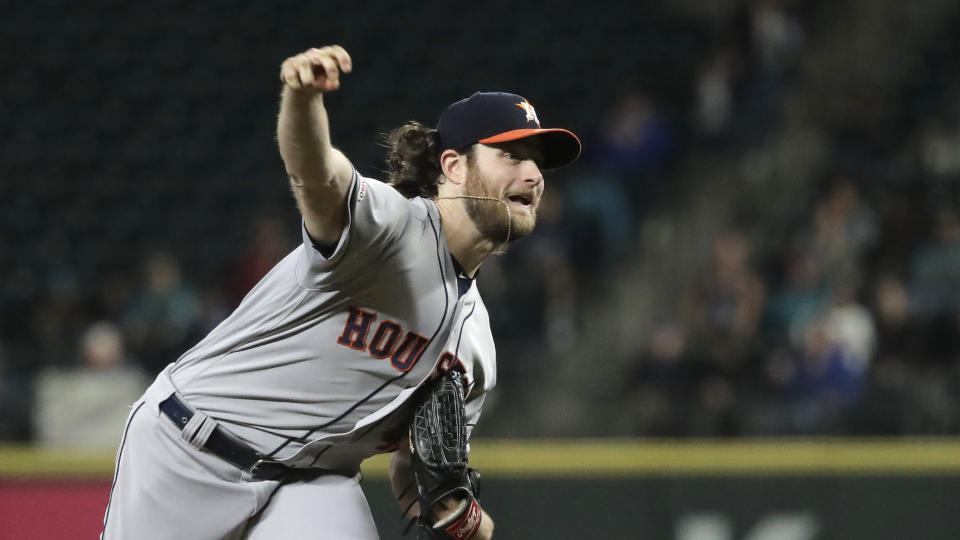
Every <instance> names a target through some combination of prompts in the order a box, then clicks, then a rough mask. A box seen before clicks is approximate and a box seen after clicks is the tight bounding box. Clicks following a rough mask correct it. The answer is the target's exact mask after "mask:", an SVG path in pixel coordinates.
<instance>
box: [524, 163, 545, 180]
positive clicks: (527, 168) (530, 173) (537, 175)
mask: <svg viewBox="0 0 960 540" xmlns="http://www.w3.org/2000/svg"><path fill="white" fill-rule="evenodd" d="M522 177H523V181H524V182H527V183H530V184H533V185H537V184H540V183H542V182H543V174H542V173H541V172H540V167H538V166H537V162H536V161H534V160H532V159H527V160H524V162H523V169H522Z"/></svg>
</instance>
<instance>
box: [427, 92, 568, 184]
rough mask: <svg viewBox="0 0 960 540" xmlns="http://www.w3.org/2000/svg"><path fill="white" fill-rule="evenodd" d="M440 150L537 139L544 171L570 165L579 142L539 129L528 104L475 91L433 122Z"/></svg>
mask: <svg viewBox="0 0 960 540" xmlns="http://www.w3.org/2000/svg"><path fill="white" fill-rule="evenodd" d="M437 131H439V132H440V143H441V145H443V148H444V149H447V148H453V149H455V150H460V149H463V148H466V147H468V146H471V145H473V144H475V143H485V144H488V143H500V142H507V141H515V140H518V139H525V138H527V137H537V138H538V139H540V141H541V142H542V143H543V166H542V168H544V169H555V168H557V167H563V166H564V165H568V164H570V163H573V161H574V160H576V159H577V157H578V156H580V148H581V146H580V139H578V138H577V136H576V135H574V134H573V133H572V132H570V131H568V130H566V129H559V128H549V129H545V128H541V127H540V120H539V119H538V118H537V112H536V111H535V110H534V108H533V105H531V104H530V102H529V101H527V100H526V99H524V98H523V97H521V96H518V95H516V94H508V93H506V92H476V93H475V94H473V95H472V96H470V97H468V98H466V99H461V100H460V101H458V102H456V103H454V104H452V105H450V106H449V107H447V109H446V110H445V111H443V114H442V115H440V120H439V121H438V122H437Z"/></svg>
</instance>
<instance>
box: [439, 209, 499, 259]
mask: <svg viewBox="0 0 960 540" xmlns="http://www.w3.org/2000/svg"><path fill="white" fill-rule="evenodd" d="M436 203H437V208H438V209H439V210H440V222H441V223H442V224H443V235H444V237H445V238H446V240H447V247H448V248H450V254H451V255H453V257H454V258H455V259H456V260H457V262H459V263H460V265H461V266H462V267H463V272H464V274H466V275H467V277H471V278H472V277H473V276H474V275H476V273H477V270H478V269H479V268H480V265H481V264H483V261H485V260H486V259H487V257H489V256H490V254H491V253H493V252H494V250H496V248H497V246H496V244H494V243H493V242H492V241H491V240H490V239H488V238H486V237H484V236H483V235H482V234H480V231H479V230H477V226H476V225H475V224H474V223H473V220H472V219H470V216H469V215H467V210H466V207H465V205H464V204H463V199H440V200H438V201H436Z"/></svg>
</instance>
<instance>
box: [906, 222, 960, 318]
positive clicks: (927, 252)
mask: <svg viewBox="0 0 960 540" xmlns="http://www.w3.org/2000/svg"><path fill="white" fill-rule="evenodd" d="M910 300H911V308H912V309H911V311H912V312H913V314H914V315H918V316H921V317H935V316H937V315H941V314H949V313H952V312H953V311H954V310H956V307H957V304H958V302H960V219H958V217H957V214H956V212H954V211H953V209H946V208H945V209H942V210H940V212H939V213H938V214H937V222H936V230H935V232H934V238H933V239H932V240H930V241H928V242H925V243H924V244H923V245H922V246H920V247H919V248H918V249H917V250H916V251H915V252H914V253H913V255H912V257H911V260H910Z"/></svg>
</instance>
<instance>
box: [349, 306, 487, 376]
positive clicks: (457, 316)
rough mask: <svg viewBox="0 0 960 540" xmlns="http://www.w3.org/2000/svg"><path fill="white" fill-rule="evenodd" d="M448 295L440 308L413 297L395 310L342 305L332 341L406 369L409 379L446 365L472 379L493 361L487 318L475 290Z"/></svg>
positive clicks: (396, 369)
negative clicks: (334, 339) (336, 333)
mask: <svg viewBox="0 0 960 540" xmlns="http://www.w3.org/2000/svg"><path fill="white" fill-rule="evenodd" d="M448 298H449V301H448V302H446V304H445V305H443V307H442V308H441V309H437V308H438V307H439V306H436V305H430V306H427V305H420V306H418V305H417V303H416V302H414V303H413V304H412V305H410V307H411V309H406V310H403V311H399V312H391V311H385V310H382V309H376V308H375V307H367V306H359V305H351V306H348V307H347V309H346V310H344V312H343V313H341V314H340V315H339V317H338V318H339V319H342V320H341V321H339V323H340V325H342V326H339V325H338V327H339V328H340V329H339V331H338V336H337V338H336V344H337V346H338V348H340V349H341V350H342V351H343V352H344V353H348V354H350V355H351V356H355V357H356V356H359V357H365V358H368V360H375V361H379V362H380V363H382V366H381V367H382V368H384V369H387V371H388V372H392V373H394V374H397V373H409V374H410V375H411V376H410V377H404V379H406V381H405V382H407V383H409V384H414V383H415V382H416V381H419V380H422V379H424V378H426V377H429V376H430V375H431V374H432V373H433V372H436V371H438V370H444V369H448V368H451V367H453V368H456V369H459V370H461V371H463V372H464V373H465V374H466V375H467V378H468V379H470V380H471V381H472V380H474V379H475V377H474V372H475V371H484V372H486V371H490V370H491V369H492V366H493V365H494V362H495V349H494V344H493V337H492V335H491V333H490V324H489V318H488V316H487V312H486V308H485V307H484V305H483V302H482V300H481V299H480V297H479V295H478V294H477V293H476V291H471V292H468V293H467V294H464V295H460V296H458V295H456V294H453V295H450V296H449V297H448ZM444 308H445V309H444ZM418 312H419V313H421V314H425V315H426V316H416V315H417V314H418ZM487 366H490V367H487ZM388 374H389V373H388Z"/></svg>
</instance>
